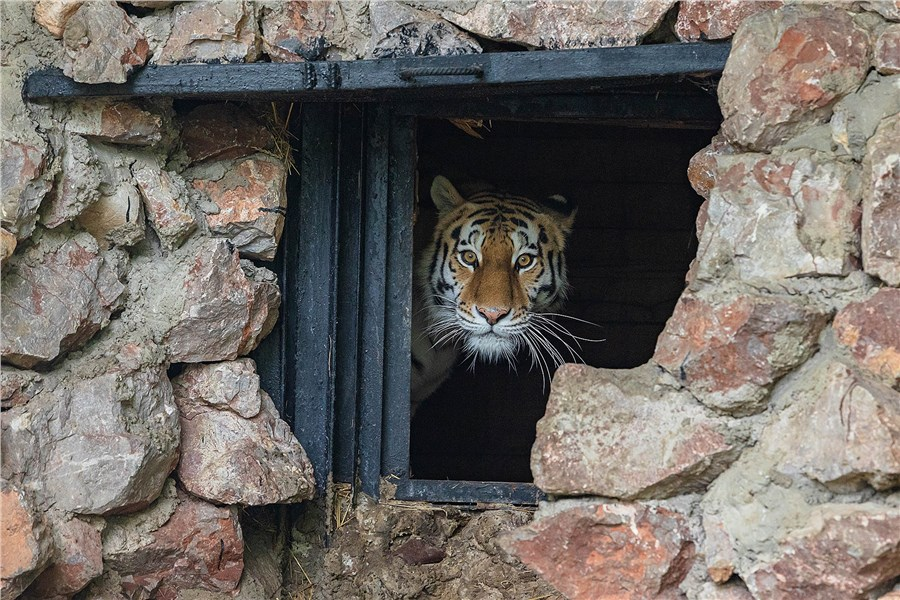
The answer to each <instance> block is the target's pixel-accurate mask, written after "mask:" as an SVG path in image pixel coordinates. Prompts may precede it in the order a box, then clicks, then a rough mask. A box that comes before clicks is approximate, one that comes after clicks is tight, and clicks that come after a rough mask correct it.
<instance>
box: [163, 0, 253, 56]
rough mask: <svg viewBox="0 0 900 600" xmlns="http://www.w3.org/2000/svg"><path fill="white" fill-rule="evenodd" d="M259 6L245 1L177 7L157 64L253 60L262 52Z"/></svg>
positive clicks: (235, 0) (216, 0)
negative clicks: (170, 30)
mask: <svg viewBox="0 0 900 600" xmlns="http://www.w3.org/2000/svg"><path fill="white" fill-rule="evenodd" d="M257 34H258V27H257V24H256V9H255V7H254V5H253V4H252V3H251V2H247V1H246V0H213V1H210V2H184V3H180V4H178V5H176V6H175V8H174V12H173V24H172V34H171V35H170V36H169V40H168V41H167V42H166V45H165V47H164V48H163V50H162V54H161V55H160V57H159V59H158V60H157V63H158V64H163V65H165V64H175V63H241V62H253V61H254V60H256V57H257V56H258V55H259V46H258V43H257Z"/></svg>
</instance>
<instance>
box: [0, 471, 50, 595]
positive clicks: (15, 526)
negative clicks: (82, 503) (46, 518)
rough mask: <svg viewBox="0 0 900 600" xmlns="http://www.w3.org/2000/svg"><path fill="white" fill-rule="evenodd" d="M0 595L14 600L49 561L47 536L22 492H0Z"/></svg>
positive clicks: (8, 489) (6, 487)
mask: <svg viewBox="0 0 900 600" xmlns="http://www.w3.org/2000/svg"><path fill="white" fill-rule="evenodd" d="M0 534H2V536H3V544H2V545H0V558H2V560H0V592H2V593H3V596H4V597H7V596H8V597H10V598H15V597H16V596H18V595H19V594H21V593H22V590H24V589H25V588H26V587H28V584H30V583H31V582H32V581H33V580H34V578H35V577H36V576H37V575H39V574H40V572H41V571H42V570H43V569H44V568H45V567H46V565H47V562H48V561H49V560H50V542H49V535H48V532H47V529H46V526H45V525H44V523H43V520H42V519H41V518H40V517H39V516H38V513H36V512H35V511H34V508H33V507H32V505H31V503H30V502H29V501H28V499H27V498H26V497H25V494H24V493H23V491H22V490H20V489H17V488H15V487H13V486H9V485H7V484H6V483H5V482H4V484H3V487H2V489H0Z"/></svg>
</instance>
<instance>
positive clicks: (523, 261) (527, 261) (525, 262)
mask: <svg viewBox="0 0 900 600" xmlns="http://www.w3.org/2000/svg"><path fill="white" fill-rule="evenodd" d="M532 262H534V257H533V256H532V255H530V254H520V255H519V258H517V259H516V266H518V267H519V268H520V269H527V268H528V267H530V266H531V263H532Z"/></svg>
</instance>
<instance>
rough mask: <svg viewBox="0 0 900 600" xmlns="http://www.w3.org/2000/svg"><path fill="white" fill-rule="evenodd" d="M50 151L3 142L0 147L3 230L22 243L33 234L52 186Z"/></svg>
mask: <svg viewBox="0 0 900 600" xmlns="http://www.w3.org/2000/svg"><path fill="white" fill-rule="evenodd" d="M48 153H49V148H48V146H47V145H46V144H43V145H42V146H41V147H38V146H34V145H30V144H23V143H19V142H15V141H12V140H5V139H4V140H3V143H2V144H0V187H2V188H3V195H2V204H0V206H2V223H3V227H4V228H6V229H8V230H9V231H10V232H11V233H13V234H14V235H15V236H16V238H17V239H19V240H22V239H25V238H27V237H28V236H30V235H31V232H32V231H34V224H35V221H37V217H38V209H39V208H40V206H41V202H42V201H43V199H44V196H46V195H47V192H49V191H50V189H51V187H52V186H53V178H52V174H51V173H50V172H49V170H48V169H47V166H48V160H47V156H48Z"/></svg>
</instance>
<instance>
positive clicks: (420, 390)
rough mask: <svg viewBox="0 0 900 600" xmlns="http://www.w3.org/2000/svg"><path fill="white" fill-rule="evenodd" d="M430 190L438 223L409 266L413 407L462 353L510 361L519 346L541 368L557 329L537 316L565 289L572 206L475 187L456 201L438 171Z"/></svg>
mask: <svg viewBox="0 0 900 600" xmlns="http://www.w3.org/2000/svg"><path fill="white" fill-rule="evenodd" d="M430 193H431V199H432V201H433V202H434V204H435V206H436V207H437V209H438V221H437V224H436V226H435V229H434V235H433V237H432V241H431V243H430V244H429V245H428V246H427V247H426V248H425V250H424V251H423V252H422V254H421V256H420V257H419V259H418V260H417V263H416V268H415V287H414V292H413V316H412V340H411V358H412V365H411V367H412V368H411V381H410V396H411V401H412V410H413V412H415V409H416V408H417V407H418V405H419V404H420V403H421V402H422V401H423V400H425V399H426V398H427V397H428V396H430V395H431V394H432V393H433V392H434V391H436V390H437V388H438V387H439V386H440V385H441V384H442V383H443V382H444V381H445V380H446V379H447V377H448V376H449V374H450V372H451V371H452V370H453V367H454V366H455V365H456V363H457V361H458V359H459V358H460V356H461V355H464V356H465V357H466V358H469V359H472V360H473V361H475V360H484V361H489V362H496V361H499V360H502V359H506V360H507V361H509V362H510V364H512V359H513V357H514V356H515V355H516V353H517V352H518V351H519V350H520V349H522V348H525V349H527V350H528V351H529V352H530V353H531V357H532V361H533V364H537V365H540V366H541V368H542V373H543V369H546V370H547V372H548V375H549V368H548V367H547V366H546V359H542V358H541V357H540V352H542V351H547V352H549V353H550V354H551V355H553V353H554V352H556V351H555V350H553V348H552V345H551V344H550V343H549V341H548V340H549V338H550V337H557V339H558V336H557V335H555V333H554V329H553V327H558V326H555V325H553V327H551V326H550V325H548V324H547V321H548V319H547V318H546V317H542V316H541V315H540V313H547V312H552V311H556V310H558V309H559V307H560V306H561V305H562V303H563V302H564V300H565V298H566V295H567V293H568V291H569V284H568V278H567V271H566V255H565V247H566V242H567V240H568V238H569V235H570V233H571V231H572V225H573V223H574V220H575V214H576V212H577V209H576V208H575V207H574V206H573V204H572V203H570V202H569V201H567V200H566V198H565V197H563V196H560V195H554V196H550V197H549V198H547V199H545V200H543V201H541V202H536V201H534V200H530V199H528V198H525V197H522V196H515V195H511V194H506V193H498V192H494V191H479V192H476V193H474V194H471V195H469V196H468V197H466V198H464V197H463V196H462V195H461V194H460V193H459V191H457V189H456V187H454V185H453V184H452V183H451V182H450V180H449V179H447V178H446V177H444V176H443V175H438V176H437V177H435V178H434V180H433V182H432V185H431V189H430ZM555 356H557V357H558V356H559V355H558V353H556V355H555ZM555 362H557V363H561V362H562V359H561V357H559V359H558V360H556V361H555Z"/></svg>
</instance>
